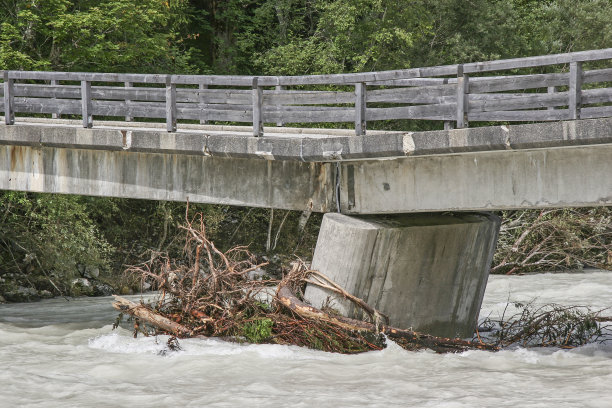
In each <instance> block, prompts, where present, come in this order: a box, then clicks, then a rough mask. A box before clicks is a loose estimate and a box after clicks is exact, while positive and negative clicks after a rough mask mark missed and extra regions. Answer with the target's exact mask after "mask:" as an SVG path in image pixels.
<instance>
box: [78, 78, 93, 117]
mask: <svg viewBox="0 0 612 408" xmlns="http://www.w3.org/2000/svg"><path fill="white" fill-rule="evenodd" d="M81 115H82V116H83V127H84V128H90V127H92V126H93V115H92V109H91V82H90V81H81Z"/></svg>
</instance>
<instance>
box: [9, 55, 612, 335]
mask: <svg viewBox="0 0 612 408" xmlns="http://www.w3.org/2000/svg"><path fill="white" fill-rule="evenodd" d="M611 59H612V49H604V50H591V51H583V52H574V53H566V54H556V55H546V56H537V57H528V58H517V59H509V60H498V61H488V62H477V63H468V64H456V65H448V66H438V67H426V68H412V69H404V70H395V71H384V72H370V73H355V74H334V75H308V76H259V77H257V76H211V75H159V74H110V73H73V72H24V71H4V72H3V74H2V78H3V86H2V99H1V102H0V111H3V112H4V125H2V126H0V189H7V190H21V191H33V192H50V193H63V194H85V195H99V196H116V197H132V198H146V199H155V200H187V199H188V200H190V201H192V202H206V203H218V204H232V205H245V206H260V207H272V208H284V209H292V210H302V211H317V212H330V213H341V214H328V215H326V217H325V218H324V222H323V225H322V229H321V235H320V236H319V243H318V245H317V249H316V251H315V257H314V259H313V267H316V268H317V269H320V270H323V271H325V272H327V273H328V274H330V275H332V277H333V278H334V279H336V280H337V281H338V283H340V284H342V285H343V286H344V287H345V288H347V289H349V291H352V292H353V293H354V294H356V295H357V296H360V297H362V298H364V299H365V300H366V301H369V302H370V303H371V304H373V305H374V306H375V307H379V308H380V309H382V310H383V311H386V312H387V313H388V314H390V316H391V318H392V320H394V321H395V322H396V323H398V324H399V325H411V326H414V327H418V328H421V329H424V330H429V331H432V332H436V333H438V334H448V335H453V334H467V333H469V331H470V330H471V328H472V327H473V324H474V322H475V319H476V316H477V314H478V309H479V307H480V301H481V299H482V294H483V293H484V286H485V284H486V277H487V274H488V268H489V265H490V262H491V257H492V253H493V250H494V247H495V241H496V236H497V231H498V228H499V219H497V218H496V217H495V216H492V215H490V214H484V213H480V212H481V211H491V210H500V209H520V208H543V207H572V206H596V205H612V177H610V174H612V160H610V158H611V157H612V118H611V117H612V87H610V84H611V83H612V68H607V65H606V64H608V65H609V60H611ZM389 120H394V121H400V122H398V123H407V121H424V120H426V121H439V122H441V123H443V124H444V125H443V127H444V129H443V130H436V131H427V132H409V131H382V130H370V129H368V125H369V126H370V127H375V126H376V125H377V122H384V121H389ZM402 121H404V122H402ZM515 122H516V124H512V123H515ZM228 123H232V124H233V125H228ZM235 123H242V124H245V126H236V125H234V124H235ZM474 123H479V125H481V126H479V127H469V125H470V124H474ZM305 124H311V125H309V126H312V125H315V126H317V127H312V128H306V127H303V126H304V125H305ZM291 125H292V126H291ZM347 125H348V127H349V129H342V128H341V127H343V126H344V127H347ZM482 125H487V126H482ZM300 126H302V127H300ZM440 128H442V125H440ZM445 211H462V212H465V211H471V212H470V213H457V214H454V215H448V214H440V213H441V212H445ZM474 211H476V213H475V212H474ZM408 213H419V214H420V213H437V215H436V214H426V215H407V214H408ZM358 214H369V215H358ZM375 214H378V215H375ZM381 214H385V216H383V215H381ZM352 215H355V216H352ZM406 271H408V272H406ZM307 296H308V297H309V298H310V299H311V300H312V301H313V302H316V301H320V300H321V298H322V297H326V293H325V291H322V290H317V289H315V288H309V289H308V291H307ZM406 299H409V300H408V301H407V300H406ZM432 299H435V301H433V300H432ZM338 303H339V308H340V309H342V311H343V312H345V313H346V314H348V315H354V314H355V313H357V312H356V311H354V310H349V309H350V306H348V305H346V304H344V303H343V302H342V300H338ZM423 305H429V306H427V307H423Z"/></svg>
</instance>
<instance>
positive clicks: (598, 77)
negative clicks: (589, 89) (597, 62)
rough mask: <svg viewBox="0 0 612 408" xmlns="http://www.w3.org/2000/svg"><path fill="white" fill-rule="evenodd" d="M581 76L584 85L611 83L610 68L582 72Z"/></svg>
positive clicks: (611, 69)
mask: <svg viewBox="0 0 612 408" xmlns="http://www.w3.org/2000/svg"><path fill="white" fill-rule="evenodd" d="M582 74H583V78H582V82H583V83H584V84H592V83H596V82H610V81H612V68H605V69H592V70H589V71H584V72H583V73H582Z"/></svg>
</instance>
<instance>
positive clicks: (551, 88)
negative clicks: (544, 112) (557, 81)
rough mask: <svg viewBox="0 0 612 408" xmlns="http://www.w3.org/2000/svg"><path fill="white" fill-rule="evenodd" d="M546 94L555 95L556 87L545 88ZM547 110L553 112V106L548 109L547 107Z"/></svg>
mask: <svg viewBox="0 0 612 408" xmlns="http://www.w3.org/2000/svg"><path fill="white" fill-rule="evenodd" d="M547 92H548V93H549V94H554V93H556V92H557V87H556V86H549V87H548V88H547ZM548 110H555V107H554V106H549V107H548Z"/></svg>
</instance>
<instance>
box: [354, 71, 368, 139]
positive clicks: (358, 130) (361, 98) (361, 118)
mask: <svg viewBox="0 0 612 408" xmlns="http://www.w3.org/2000/svg"><path fill="white" fill-rule="evenodd" d="M365 134H366V84H365V83H363V82H359V83H356V84H355V135H356V136H363V135H365Z"/></svg>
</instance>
